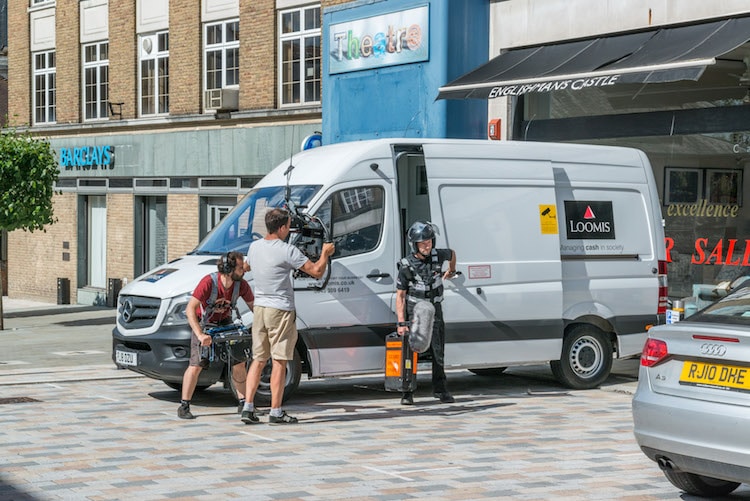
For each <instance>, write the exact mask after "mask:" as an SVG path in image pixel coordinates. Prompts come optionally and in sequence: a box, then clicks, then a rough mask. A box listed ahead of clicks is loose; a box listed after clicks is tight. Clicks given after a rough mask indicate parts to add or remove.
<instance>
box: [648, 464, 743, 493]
mask: <svg viewBox="0 0 750 501" xmlns="http://www.w3.org/2000/svg"><path fill="white" fill-rule="evenodd" d="M662 471H663V472H664V476H665V477H667V480H669V481H670V482H671V483H672V485H674V486H675V487H677V488H678V489H680V490H683V491H685V492H686V493H688V494H692V495H694V496H702V497H717V496H726V495H727V494H729V493H730V492H734V491H735V490H736V489H737V487H739V486H740V484H739V483H738V482H731V481H729V480H719V479H718V478H711V477H704V476H703V475H696V474H695V473H686V472H684V471H676V470H662Z"/></svg>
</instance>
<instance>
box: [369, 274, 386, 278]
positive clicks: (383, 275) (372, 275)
mask: <svg viewBox="0 0 750 501" xmlns="http://www.w3.org/2000/svg"><path fill="white" fill-rule="evenodd" d="M390 276H391V274H390V273H368V274H367V278H388V277H390Z"/></svg>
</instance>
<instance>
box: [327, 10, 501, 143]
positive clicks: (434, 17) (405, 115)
mask: <svg viewBox="0 0 750 501" xmlns="http://www.w3.org/2000/svg"><path fill="white" fill-rule="evenodd" d="M488 1H489V0H434V1H430V2H424V1H414V0H387V1H372V0H365V1H357V2H351V3H348V4H344V5H341V6H336V7H331V8H329V9H325V10H324V13H323V103H322V104H323V142H324V143H338V142H342V141H354V140H361V139H372V138H378V137H456V138H458V137H464V138H485V137H486V129H487V102H486V101H485V100H466V101H452V102H447V101H435V97H436V96H437V94H438V88H439V87H440V86H442V85H445V84H446V83H448V82H450V81H451V80H453V79H455V78H457V77H458V76H460V75H462V74H464V73H466V72H468V71H470V70H472V69H474V68H475V67H477V66H479V65H480V64H483V63H485V62H486V61H487V58H488V46H489V3H488ZM424 5H427V6H428V7H429V44H430V45H429V54H430V56H429V60H428V61H423V62H418V63H411V64H401V65H397V66H387V67H380V68H375V69H365V70H360V71H351V72H348V73H338V74H333V75H331V74H329V57H330V56H329V51H330V50H331V47H330V44H329V40H330V27H331V25H332V24H338V23H346V22H350V21H354V20H358V19H363V18H368V17H373V16H382V15H385V14H388V13H392V12H397V11H402V10H407V9H413V8H416V7H421V6H424Z"/></svg>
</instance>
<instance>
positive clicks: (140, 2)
mask: <svg viewBox="0 0 750 501" xmlns="http://www.w3.org/2000/svg"><path fill="white" fill-rule="evenodd" d="M340 3H342V2H341V1H324V2H322V5H321V3H315V2H309V1H299V0H254V1H252V2H243V1H240V0H234V1H232V0H229V1H227V0H186V1H180V2H174V1H172V2H170V1H168V0H122V1H117V2H113V1H108V0H84V1H78V0H26V1H22V2H9V5H8V28H9V32H10V33H13V36H12V37H10V41H9V50H8V65H9V72H8V100H9V121H10V125H11V126H13V127H17V128H19V129H21V130H26V129H28V130H29V131H30V132H31V133H32V134H34V135H37V136H39V137H45V138H48V139H49V141H50V143H51V145H52V147H53V149H54V150H55V151H56V153H57V155H58V162H59V163H60V180H59V182H58V186H57V188H58V190H59V194H57V195H56V196H55V197H54V208H55V217H56V218H57V222H56V223H55V224H53V225H51V226H49V227H48V228H47V231H46V232H34V233H27V232H23V231H15V232H11V233H10V234H9V235H8V240H7V241H8V252H7V282H8V284H7V285H8V295H9V296H10V297H15V298H27V299H34V300H39V301H51V302H54V301H55V300H58V301H60V300H61V291H60V287H61V286H62V287H67V286H69V292H68V296H69V300H70V302H72V303H80V304H105V302H108V301H109V300H111V298H109V297H107V294H108V292H109V293H110V294H111V292H112V290H113V288H116V287H117V286H118V284H121V283H122V281H127V280H132V279H133V278H134V277H135V276H138V275H140V274H142V273H144V272H146V271H148V270H149V269H152V268H153V267H155V266H158V265H160V264H163V263H165V262H168V261H169V260H171V259H174V258H176V257H178V256H181V255H183V254H185V253H186V252H189V251H190V250H192V249H193V248H194V247H195V245H197V243H198V242H199V241H200V239H201V238H202V237H203V236H204V235H205V234H206V233H207V232H208V231H209V229H210V228H211V227H212V226H213V225H215V224H216V223H217V222H218V220H219V219H220V218H221V217H222V216H223V215H224V214H225V213H226V212H227V211H228V210H229V209H230V208H231V206H232V205H233V204H234V202H236V200H237V199H238V198H239V197H241V196H243V195H244V194H245V193H246V192H247V191H248V190H249V189H250V188H251V187H252V186H253V184H254V183H255V182H256V181H257V180H258V179H260V177H262V176H263V175H264V174H265V173H266V172H268V171H270V170H271V169H272V168H273V167H275V166H276V165H277V164H278V163H279V162H281V161H282V160H283V159H284V158H286V157H288V156H289V154H290V152H293V151H295V150H298V149H299V145H300V143H301V142H302V139H303V138H304V137H305V136H308V135H310V134H312V133H313V132H315V131H316V130H320V124H321V104H320V80H321V77H320V58H321V45H322V44H321V36H320V29H321V20H322V8H323V7H325V6H326V5H334V4H340ZM237 33H239V35H238V36H236V34H237ZM212 44H213V45H212ZM315 87H317V89H316V90H315V92H310V90H311V89H313V88H315ZM212 89H213V91H214V92H213V93H211V94H210V97H211V98H213V99H218V101H216V100H214V101H211V100H210V99H209V94H208V93H207V91H208V90H212ZM281 89H291V90H290V91H289V94H288V95H287V94H284V95H283V96H282V91H281ZM225 90H228V91H227V93H225ZM305 92H307V94H305ZM233 95H236V96H237V101H236V103H237V104H236V105H235V104H234V103H233V102H232V100H231V99H229V100H228V101H227V98H231V97H232V96H233ZM60 279H62V280H60ZM29 284H33V286H30V285H29ZM62 296H63V297H62V299H63V300H64V299H65V297H64V296H65V295H64V294H63V295H62Z"/></svg>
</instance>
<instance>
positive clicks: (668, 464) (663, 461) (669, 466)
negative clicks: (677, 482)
mask: <svg viewBox="0 0 750 501" xmlns="http://www.w3.org/2000/svg"><path fill="white" fill-rule="evenodd" d="M656 464H658V465H659V468H661V469H662V470H676V469H677V467H676V466H675V464H674V463H673V462H672V460H671V459H669V458H665V457H664V456H659V457H658V458H656Z"/></svg>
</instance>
